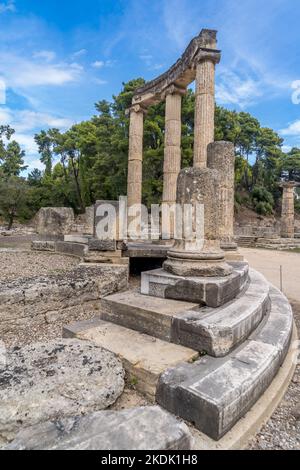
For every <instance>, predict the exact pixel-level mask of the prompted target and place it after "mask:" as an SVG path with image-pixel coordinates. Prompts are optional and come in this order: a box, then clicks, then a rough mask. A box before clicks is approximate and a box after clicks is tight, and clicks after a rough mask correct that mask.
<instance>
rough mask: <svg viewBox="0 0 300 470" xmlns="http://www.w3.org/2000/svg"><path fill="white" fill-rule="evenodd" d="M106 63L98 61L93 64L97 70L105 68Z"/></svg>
mask: <svg viewBox="0 0 300 470" xmlns="http://www.w3.org/2000/svg"><path fill="white" fill-rule="evenodd" d="M104 65H105V63H104V62H103V60H96V62H93V63H92V67H95V68H96V69H101V68H102V67H104Z"/></svg>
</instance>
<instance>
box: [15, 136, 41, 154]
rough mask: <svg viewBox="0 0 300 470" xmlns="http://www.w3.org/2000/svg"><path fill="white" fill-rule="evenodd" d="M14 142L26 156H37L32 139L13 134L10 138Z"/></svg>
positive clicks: (36, 149) (35, 146)
mask: <svg viewBox="0 0 300 470" xmlns="http://www.w3.org/2000/svg"><path fill="white" fill-rule="evenodd" d="M12 138H13V139H14V140H16V141H17V142H18V143H19V144H20V146H21V148H22V149H23V150H25V152H26V155H27V156H28V155H37V154H38V147H37V145H36V143H35V141H34V137H33V136H31V135H28V134H20V133H18V132H17V133H15V134H14V135H13V137H12Z"/></svg>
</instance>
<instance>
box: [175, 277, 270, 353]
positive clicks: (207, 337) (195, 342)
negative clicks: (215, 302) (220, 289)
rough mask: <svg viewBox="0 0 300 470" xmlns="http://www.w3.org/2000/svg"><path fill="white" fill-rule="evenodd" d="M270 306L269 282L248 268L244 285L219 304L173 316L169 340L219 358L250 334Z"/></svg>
mask: <svg viewBox="0 0 300 470" xmlns="http://www.w3.org/2000/svg"><path fill="white" fill-rule="evenodd" d="M269 306H270V298H269V283H268V282H267V281H266V279H265V278H264V276H263V275H262V274H260V273H258V272H257V271H254V270H250V272H249V283H248V286H247V288H246V289H245V290H244V291H243V292H241V293H240V294H239V295H238V296H237V298H236V299H235V300H233V301H231V302H229V303H227V304H225V305H223V306H221V307H218V308H210V307H198V308H196V309H195V308H192V309H190V310H188V311H186V312H183V313H182V312H181V313H179V314H176V315H174V317H173V321H172V334H171V340H172V341H173V342H174V343H176V344H181V345H183V346H187V347H191V348H193V349H196V350H198V351H206V352H207V353H208V354H209V355H211V356H215V357H222V356H225V355H226V354H228V353H229V352H230V351H231V350H232V349H234V348H235V347H236V346H237V345H238V344H240V343H242V342H243V341H244V340H245V339H247V338H248V337H249V335H250V334H251V333H252V331H253V330H254V329H255V328H256V327H257V326H258V325H259V323H260V322H261V321H262V319H263V317H264V315H265V314H266V313H267V311H268V309H269Z"/></svg>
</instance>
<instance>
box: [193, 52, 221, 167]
mask: <svg viewBox="0 0 300 470" xmlns="http://www.w3.org/2000/svg"><path fill="white" fill-rule="evenodd" d="M219 60H220V56H219V54H215V53H211V54H210V53H207V54H206V55H204V56H201V60H200V62H199V63H198V64H197V66H196V92H195V130H194V133H195V137H194V167H195V168H205V167H206V163H207V146H208V144H210V143H211V142H213V141H214V130H215V64H216V63H217V62H219Z"/></svg>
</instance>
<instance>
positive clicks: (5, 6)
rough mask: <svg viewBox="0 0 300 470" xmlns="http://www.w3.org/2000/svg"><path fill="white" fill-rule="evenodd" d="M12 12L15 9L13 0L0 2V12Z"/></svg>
mask: <svg viewBox="0 0 300 470" xmlns="http://www.w3.org/2000/svg"><path fill="white" fill-rule="evenodd" d="M9 11H10V12H14V11H16V5H15V2H14V0H8V1H7V2H1V3H0V13H5V12H9Z"/></svg>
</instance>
